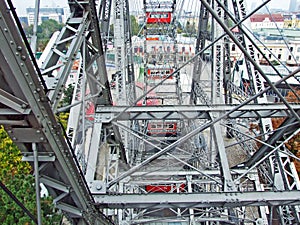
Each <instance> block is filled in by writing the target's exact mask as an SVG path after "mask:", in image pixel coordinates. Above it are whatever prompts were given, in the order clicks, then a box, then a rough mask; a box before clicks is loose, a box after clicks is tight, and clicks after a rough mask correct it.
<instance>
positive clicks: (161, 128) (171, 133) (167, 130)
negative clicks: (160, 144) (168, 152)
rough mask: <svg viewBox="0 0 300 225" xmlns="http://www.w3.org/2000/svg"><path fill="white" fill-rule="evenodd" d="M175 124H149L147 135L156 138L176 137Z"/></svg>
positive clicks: (171, 122) (170, 122)
mask: <svg viewBox="0 0 300 225" xmlns="http://www.w3.org/2000/svg"><path fill="white" fill-rule="evenodd" d="M178 133H179V132H178V126H177V122H174V121H168V122H149V123H148V125H147V135H149V136H156V137H177V135H178Z"/></svg>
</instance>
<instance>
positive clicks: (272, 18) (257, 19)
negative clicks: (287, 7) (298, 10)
mask: <svg viewBox="0 0 300 225" xmlns="http://www.w3.org/2000/svg"><path fill="white" fill-rule="evenodd" d="M266 19H268V20H270V21H273V22H284V18H283V16H282V15H281V14H279V13H277V14H271V15H270V14H254V15H253V16H251V17H250V21H251V22H252V23H255V22H256V23H259V22H263V21H264V20H266Z"/></svg>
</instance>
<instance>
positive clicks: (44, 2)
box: [13, 0, 290, 15]
mask: <svg viewBox="0 0 300 225" xmlns="http://www.w3.org/2000/svg"><path fill="white" fill-rule="evenodd" d="M40 1H41V6H42V7H44V6H49V7H55V6H60V7H64V6H67V0H60V1H57V0H40ZM130 1H137V0H130ZM264 1H265V0H264ZM245 2H246V3H247V5H248V7H250V6H251V5H252V3H253V2H255V3H257V5H259V4H261V3H262V2H263V0H245ZM289 2H290V1H289V0H287V1H286V0H271V1H270V3H268V7H269V8H276V9H288V7H289ZM13 3H14V6H15V7H16V9H17V13H18V14H19V15H24V14H25V10H26V8H28V7H34V5H35V0H13Z"/></svg>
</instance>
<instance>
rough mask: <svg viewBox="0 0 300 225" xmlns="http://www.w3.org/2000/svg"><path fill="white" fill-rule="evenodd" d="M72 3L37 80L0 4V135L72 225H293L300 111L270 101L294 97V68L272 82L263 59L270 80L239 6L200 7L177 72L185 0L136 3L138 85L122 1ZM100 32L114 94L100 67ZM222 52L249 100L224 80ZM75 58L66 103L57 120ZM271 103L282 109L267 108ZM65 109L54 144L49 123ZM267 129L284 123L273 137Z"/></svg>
mask: <svg viewBox="0 0 300 225" xmlns="http://www.w3.org/2000/svg"><path fill="white" fill-rule="evenodd" d="M268 2H270V0H269V1H266V2H264V3H262V5H261V6H260V7H258V8H257V9H256V10H255V11H257V10H259V8H261V7H263V6H264V5H266V4H268ZM68 3H69V6H70V11H71V15H70V18H69V19H68V21H67V23H66V24H65V26H64V27H63V29H62V30H61V31H60V33H59V35H58V36H57V38H56V40H55V41H54V42H53V43H52V44H51V46H50V48H48V49H49V51H48V52H47V56H46V57H45V60H44V61H43V62H42V64H41V66H40V68H39V67H38V65H37V63H36V60H35V58H34V56H33V54H32V52H31V50H30V47H29V44H28V42H27V40H26V37H25V34H24V32H23V30H22V28H21V25H20V22H19V20H18V18H17V15H16V12H15V10H14V7H13V5H12V3H11V1H10V0H0V4H1V8H0V44H1V49H0V79H1V80H0V124H2V125H3V126H4V127H5V129H6V131H7V132H8V134H9V135H10V137H11V138H12V140H13V141H14V142H15V143H16V144H17V145H18V146H19V148H20V150H21V152H22V154H23V158H24V160H27V161H29V162H31V163H32V164H33V165H35V166H37V165H38V171H35V174H36V176H37V177H38V178H39V179H38V180H39V182H41V183H43V184H44V185H45V186H46V188H47V190H48V192H49V194H50V195H51V196H53V199H54V204H55V206H56V207H57V208H59V209H61V210H62V211H63V212H64V213H65V215H66V217H67V218H68V220H69V221H70V223H72V224H80V225H83V224H91V225H92V224H93V225H94V224H162V225H165V224H176V225H179V224H180V225H187V224H189V225H194V224H300V217H299V205H300V198H299V194H300V192H299V189H300V183H299V177H298V174H297V171H296V169H295V166H294V163H293V162H292V161H293V160H299V159H298V158H297V157H295V156H294V155H293V154H292V153H290V151H289V150H288V149H287V147H286V143H287V142H288V141H289V140H291V139H292V138H293V137H294V136H295V135H297V134H298V133H299V131H300V128H299V127H300V126H299V122H300V106H299V104H297V103H289V102H288V101H287V100H286V99H285V97H284V96H283V95H282V92H281V90H280V89H279V86H280V87H282V86H284V87H286V88H287V89H288V90H289V91H291V92H293V93H295V92H294V90H293V89H292V88H291V86H290V85H289V81H290V79H291V78H293V79H295V77H297V76H299V74H298V73H299V71H300V69H296V70H295V71H293V72H290V74H289V75H287V76H282V75H281V74H280V73H279V71H278V70H277V69H276V67H274V66H272V64H271V63H270V61H269V59H268V58H266V60H267V61H268V62H269V64H270V65H271V67H272V68H273V70H274V71H275V72H276V73H277V74H278V76H280V79H279V80H278V81H277V82H275V83H274V82H271V81H270V79H269V78H268V76H267V75H266V74H265V73H264V72H263V70H262V69H261V68H260V65H259V64H258V60H257V54H256V53H257V52H259V53H260V54H262V52H261V50H259V49H258V47H257V45H256V44H255V41H254V38H253V35H252V34H251V32H250V31H249V29H248V28H247V26H245V24H247V21H248V20H249V17H250V15H252V14H253V13H254V12H255V11H253V12H252V13H250V14H247V12H246V6H245V1H243V0H239V1H236V0H231V1H230V0H222V1H221V0H199V3H200V4H199V7H200V10H199V12H200V13H199V15H198V18H197V20H196V21H198V26H197V39H196V40H197V41H196V43H195V45H196V46H195V55H193V56H192V57H191V58H190V59H188V60H183V58H181V57H180V54H179V50H178V43H177V39H176V37H177V34H176V30H177V26H178V23H177V19H178V20H179V18H178V17H179V16H180V13H179V12H177V11H176V7H177V6H179V8H180V4H184V1H182V2H180V1H177V2H176V1H175V0H161V1H159V0H156V1H154V0H153V1H152V0H144V1H143V7H144V8H143V13H144V25H143V29H142V30H143V37H144V39H143V55H144V61H143V72H140V73H139V76H141V77H139V79H138V76H137V74H138V72H137V71H135V70H134V60H133V47H132V37H131V35H132V34H131V27H130V13H129V9H130V4H131V1H128V0H115V1H112V0H101V1H99V2H96V1H93V0H87V1H81V0H69V1H68ZM231 9H232V11H231ZM110 24H114V43H115V50H116V54H115V65H116V71H115V75H114V79H115V80H114V81H115V86H114V87H115V89H112V88H111V85H110V82H109V80H111V78H112V77H111V76H112V75H111V74H110V73H109V72H108V70H107V68H106V65H105V63H106V62H105V53H106V50H107V48H106V46H107V43H108V42H109V40H110V37H109V33H110V32H109V27H110ZM235 28H238V31H237V32H233V30H234V29H235ZM102 40H103V41H102ZM165 40H167V41H165ZM232 44H234V45H235V46H236V47H237V48H239V50H240V52H241V54H242V55H243V58H242V61H243V65H244V67H243V71H244V73H245V74H246V77H247V80H248V86H249V90H247V91H246V90H243V89H241V88H240V86H238V85H237V82H234V79H233V78H234V77H233V76H234V72H233V71H232V68H233V67H234V66H232V65H231V63H232V60H231V57H230V51H231V47H230V46H231V45H232ZM156 45H161V46H162V47H161V48H159V49H156V47H155V46H156ZM153 46H154V47H153ZM208 50H209V51H210V52H211V55H210V57H209V58H210V59H208V60H207V58H206V55H205V53H206V52H207V51H208ZM76 60H78V61H79V66H78V69H77V82H76V85H75V89H74V96H73V101H72V104H71V105H70V106H67V107H65V108H59V101H60V99H61V97H62V95H63V90H64V88H65V84H66V81H67V79H68V76H69V74H70V72H71V70H72V66H73V64H74V62H75V61H76ZM166 71H167V72H166ZM186 71H187V72H186ZM154 72H155V73H154ZM239 79H241V77H239ZM137 81H138V82H137ZM270 91H273V92H274V93H275V94H276V96H277V97H278V98H279V99H280V102H279V103H269V102H268V100H267V94H268V93H269V92H270ZM296 98H297V99H298V102H299V96H296ZM66 109H70V119H69V122H68V129H67V132H64V131H63V129H62V127H61V125H60V124H59V123H58V122H57V120H56V117H55V114H56V113H58V112H61V111H63V110H66ZM272 118H285V120H284V122H283V123H282V124H281V125H280V127H279V128H277V129H273V128H272V121H271V119H272ZM159 127H160V128H159ZM253 127H254V129H252V128H253ZM171 130H172V131H171ZM155 132H156V133H155Z"/></svg>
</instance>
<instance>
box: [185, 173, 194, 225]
mask: <svg viewBox="0 0 300 225" xmlns="http://www.w3.org/2000/svg"><path fill="white" fill-rule="evenodd" d="M186 181H187V187H188V193H193V189H192V176H186ZM189 214H190V221H189V225H195V215H194V209H193V208H189Z"/></svg>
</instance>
